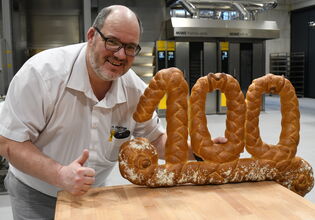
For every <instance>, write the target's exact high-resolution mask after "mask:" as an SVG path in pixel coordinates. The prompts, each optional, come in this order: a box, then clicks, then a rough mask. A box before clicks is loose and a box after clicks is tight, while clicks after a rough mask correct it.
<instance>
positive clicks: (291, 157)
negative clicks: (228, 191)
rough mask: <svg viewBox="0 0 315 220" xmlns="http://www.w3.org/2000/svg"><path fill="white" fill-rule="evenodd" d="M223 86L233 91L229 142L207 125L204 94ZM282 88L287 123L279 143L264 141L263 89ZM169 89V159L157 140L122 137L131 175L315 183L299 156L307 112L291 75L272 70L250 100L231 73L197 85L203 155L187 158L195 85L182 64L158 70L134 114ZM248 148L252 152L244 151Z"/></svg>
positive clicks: (155, 181)
mask: <svg viewBox="0 0 315 220" xmlns="http://www.w3.org/2000/svg"><path fill="white" fill-rule="evenodd" d="M215 89H219V90H221V91H222V92H224V93H225V95H226V97H227V120H226V131H225V136H226V138H227V139H228V142H227V143H226V144H214V143H213V141H212V140H211V135H210V133H209V131H208V128H207V121H206V117H205V110H204V109H205V98H206V94H207V93H208V92H211V91H213V90H215ZM269 92H272V93H276V94H279V95H280V103H281V113H282V122H281V125H282V130H281V134H280V138H279V143H278V144H276V145H269V144H266V143H264V142H263V141H262V140H261V138H260V134H259V128H258V125H259V123H258V122H259V113H260V108H261V95H262V94H264V93H269ZM164 94H167V112H166V121H167V135H168V138H167V142H166V146H165V158H166V163H165V164H163V165H160V164H158V154H157V151H156V149H155V147H154V146H153V145H152V144H150V143H149V141H148V140H147V139H145V138H135V139H133V140H130V141H128V142H125V143H124V144H122V146H121V149H120V153H119V169H120V172H121V174H122V176H123V177H124V178H126V179H128V180H129V181H130V182H132V183H134V184H138V185H146V186H149V187H161V186H175V185H180V184H187V183H192V184H199V185H200V184H224V183H231V182H244V181H263V180H273V181H276V182H278V183H280V184H281V185H283V186H285V187H287V188H288V189H290V190H292V191H294V192H296V193H298V194H300V195H302V196H304V195H305V194H306V193H308V192H309V191H310V190H311V189H312V188H313V185H314V178H313V171H312V167H311V166H310V165H309V164H308V163H307V162H306V161H305V160H303V159H302V158H300V157H296V156H295V154H296V151H297V145H298V142H299V129H300V127H299V119H300V113H299V108H298V100H297V97H296V95H295V90H294V88H293V86H292V85H291V83H290V81H289V80H287V79H285V78H284V77H281V76H275V75H273V74H267V75H265V76H263V77H260V78H258V79H256V80H254V81H253V83H252V84H251V85H250V87H249V89H248V92H247V94H246V100H244V96H243V94H242V92H241V90H240V87H239V84H238V82H237V81H236V80H235V79H234V78H233V77H232V76H230V75H228V74H224V73H216V74H208V76H205V77H201V78H199V79H198V81H197V82H196V84H195V85H194V87H193V89H192V92H191V96H190V100H189V101H190V108H189V128H190V132H189V133H190V137H191V144H192V149H193V151H194V153H195V154H197V155H198V156H199V157H201V158H202V159H203V160H204V161H198V162H197V161H189V160H188V145H187V139H188V108H187V107H188V106H187V97H188V85H187V83H186V81H185V79H184V76H183V74H182V72H181V71H180V70H178V69H177V68H170V69H164V70H161V71H159V72H158V73H157V74H156V75H155V77H154V78H153V80H152V81H151V82H150V85H149V87H148V88H147V89H146V90H145V92H144V95H143V96H142V97H141V99H140V101H139V104H138V107H137V111H136V112H135V114H134V119H135V120H136V121H138V122H143V121H146V120H148V119H150V118H151V117H152V113H153V111H154V110H155V108H156V106H157V105H158V103H159V101H160V99H161V98H162V97H163V96H164ZM245 147H246V150H247V151H248V152H249V153H250V154H251V155H252V157H251V158H239V155H240V153H241V152H242V151H243V150H244V148H245Z"/></svg>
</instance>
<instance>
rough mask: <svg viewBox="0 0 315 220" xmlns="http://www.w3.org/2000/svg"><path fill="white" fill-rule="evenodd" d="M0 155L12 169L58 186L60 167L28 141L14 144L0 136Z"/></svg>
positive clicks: (14, 142)
mask: <svg viewBox="0 0 315 220" xmlns="http://www.w3.org/2000/svg"><path fill="white" fill-rule="evenodd" d="M0 155H2V156H3V157H5V158H6V159H7V160H8V161H9V162H10V163H11V164H12V165H13V166H14V167H16V168H17V169H19V170H21V171H22V172H24V173H27V174H29V175H31V176H34V177H36V178H38V179H41V180H43V181H45V182H47V183H49V184H52V185H54V186H59V183H58V179H59V178H58V172H59V170H60V169H61V168H62V165H60V164H59V163H57V162H56V161H54V160H53V159H51V158H49V157H47V156H46V155H44V154H43V153H42V152H41V151H40V150H39V149H38V148H37V147H36V146H35V145H34V144H32V143H31V142H30V141H25V142H16V141H12V140H9V139H7V138H4V137H1V136H0Z"/></svg>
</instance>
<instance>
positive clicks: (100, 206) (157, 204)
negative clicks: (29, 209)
mask: <svg viewBox="0 0 315 220" xmlns="http://www.w3.org/2000/svg"><path fill="white" fill-rule="evenodd" d="M69 219H76V220H81V219H82V220H85V219H87V220H104V219H114V220H118V219H128V220H129V219H141V220H143V219H150V220H151V219H159V220H160V219H167V220H169V219H180V220H185V219H189V220H197V219H215V220H217V219H220V220H224V219H228V220H231V219H233V220H234V219H250V220H254V219H268V220H269V219H277V220H279V219H286V220H288V219H301V220H311V219H315V204H313V203H311V202H310V201H308V200H306V199H304V198H303V197H301V196H299V195H298V194H295V193H294V192H291V191H290V190H288V189H286V188H284V187H283V186H281V185H279V184H278V183H276V182H251V183H238V184H225V185H204V186H195V185H186V186H176V187H167V188H165V187H164V188H147V187H143V186H136V185H121V186H111V187H101V188H94V189H91V190H90V191H89V192H88V193H87V194H85V195H83V196H80V197H75V196H72V195H71V194H69V193H67V192H59V194H58V199H57V207H56V213H55V220H69Z"/></svg>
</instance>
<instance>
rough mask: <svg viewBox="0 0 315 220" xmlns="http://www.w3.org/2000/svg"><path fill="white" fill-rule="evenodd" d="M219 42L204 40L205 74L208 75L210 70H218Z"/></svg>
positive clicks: (213, 71)
mask: <svg viewBox="0 0 315 220" xmlns="http://www.w3.org/2000/svg"><path fill="white" fill-rule="evenodd" d="M217 51H218V50H217V43H216V42H204V44H203V53H204V55H203V57H204V62H203V66H204V67H203V69H204V72H203V74H204V75H206V74H208V73H210V72H212V73H215V72H217V69H218V67H217V63H218V62H217V60H218V57H217Z"/></svg>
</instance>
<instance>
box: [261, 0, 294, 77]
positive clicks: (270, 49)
mask: <svg viewBox="0 0 315 220" xmlns="http://www.w3.org/2000/svg"><path fill="white" fill-rule="evenodd" d="M289 11H290V6H289V4H285V3H279V2H278V6H277V7H276V8H274V9H272V10H268V11H265V12H262V13H260V14H258V15H257V18H256V20H265V21H268V20H269V21H276V22H277V24H278V27H279V29H280V38H278V39H274V40H267V41H266V72H269V69H270V68H269V55H270V54H271V53H289V52H290V14H289Z"/></svg>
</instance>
